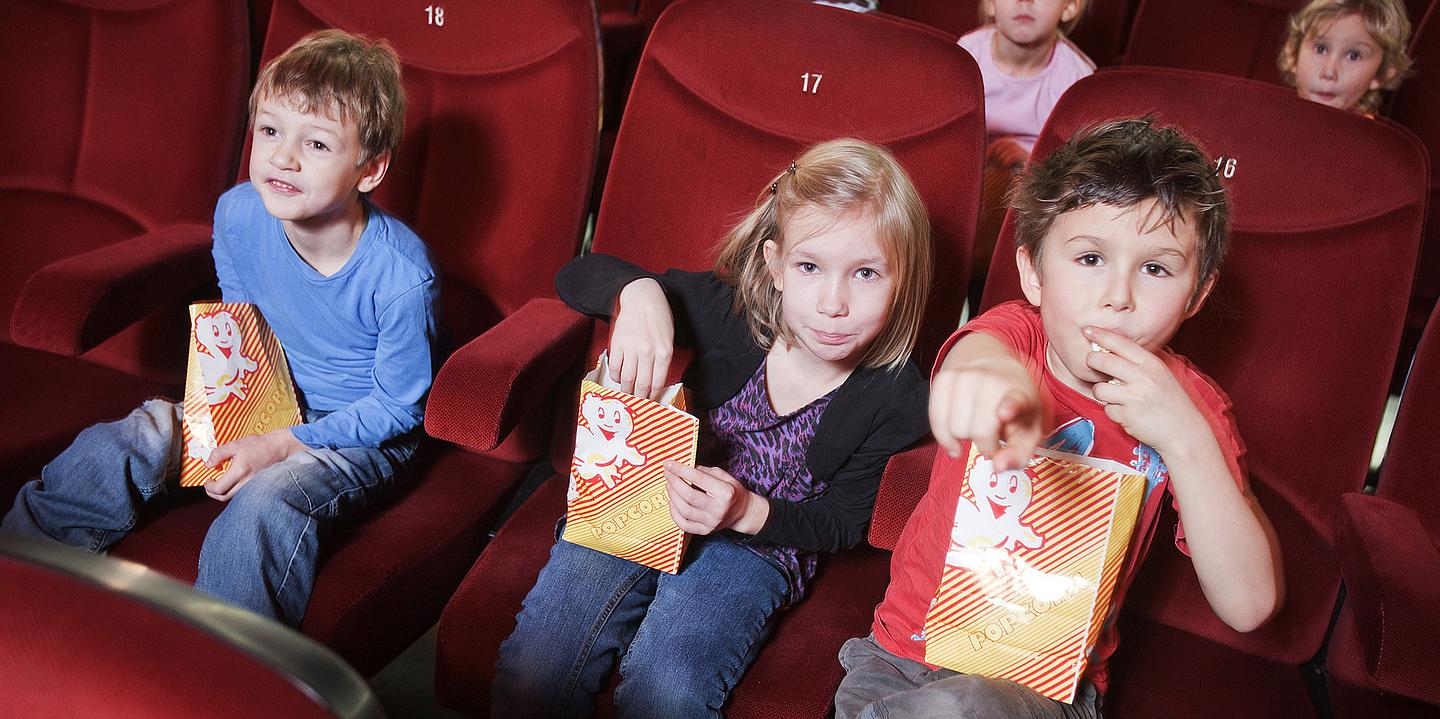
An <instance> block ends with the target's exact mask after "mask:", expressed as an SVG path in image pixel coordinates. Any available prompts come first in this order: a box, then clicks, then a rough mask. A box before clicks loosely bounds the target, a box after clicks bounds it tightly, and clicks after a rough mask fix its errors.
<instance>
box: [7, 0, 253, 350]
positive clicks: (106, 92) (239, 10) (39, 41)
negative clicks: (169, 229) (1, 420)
mask: <svg viewBox="0 0 1440 719" xmlns="http://www.w3.org/2000/svg"><path fill="white" fill-rule="evenodd" d="M249 47H250V45H249V32H248V30H247V25H246V5H245V3H244V2H243V1H241V0H226V1H222V2H211V3H194V2H185V1H184V0H104V1H100V0H6V2H4V3H0V62H3V64H4V67H5V70H4V72H0V94H3V96H4V97H8V98H10V99H11V101H12V102H15V103H16V106H15V110H14V111H13V112H8V113H5V114H4V116H3V117H0V136H3V137H4V138H5V150H4V160H3V161H0V217H3V218H5V240H4V250H3V251H4V256H5V273H4V277H3V278H0V341H3V340H8V338H9V336H10V315H11V312H12V311H13V309H14V305H15V301H16V299H17V297H18V296H19V293H20V289H21V288H22V287H23V286H24V283H25V281H26V280H27V279H29V277H30V276H31V275H32V274H34V272H35V271H36V270H38V269H40V268H41V267H44V266H45V265H48V264H50V263H52V262H55V261H57V260H60V259H64V258H67V257H72V256H74V255H78V254H81V253H84V252H88V251H90V250H94V249H97V248H100V247H103V246H106V245H110V244H113V243H115V242H118V241H120V240H124V239H128V238H130V237H133V236H135V235H139V234H142V233H144V232H146V231H149V230H153V229H157V228H159V227H161V226H164V225H169V224H173V223H176V222H197V221H198V222H204V223H207V224H208V223H209V221H210V218H211V216H212V214H213V213H214V210H215V198H217V197H219V196H220V193H221V192H223V191H224V190H225V188H226V187H227V186H228V185H229V183H230V180H231V178H232V177H234V174H235V160H236V157H237V155H238V153H239V151H240V143H241V140H242V139H243V137H244V134H243V133H244V123H245V105H244V103H245V92H246V87H247V83H248V81H249V68H250V61H249Z"/></svg>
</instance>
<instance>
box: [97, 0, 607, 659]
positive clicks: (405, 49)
mask: <svg viewBox="0 0 1440 719" xmlns="http://www.w3.org/2000/svg"><path fill="white" fill-rule="evenodd" d="M435 7H436V8H439V7H441V5H440V4H437V5H435ZM443 7H444V13H443V14H442V13H440V12H439V11H438V10H435V11H433V12H432V13H427V12H426V11H425V8H424V7H423V6H421V7H412V6H409V5H405V6H398V5H393V4H392V3H388V2H369V3H353V2H344V1H341V0H333V1H329V0H277V1H276V2H275V3H274V7H273V9H272V11H271V15H270V29H269V31H268V33H267V35H266V42H265V45H266V50H265V55H266V57H267V58H268V57H273V56H275V55H277V54H278V53H280V52H281V51H283V50H284V49H285V48H287V47H289V46H290V45H291V44H293V43H294V41H295V40H297V39H299V38H300V37H301V36H302V35H304V34H305V33H306V32H308V31H311V30H313V29H317V28H322V27H327V26H329V27H338V28H341V29H345V30H349V31H352V32H359V33H365V34H369V35H373V36H379V37H386V38H388V39H389V40H390V42H391V43H392V44H393V45H394V46H395V49H396V50H397V52H398V53H399V55H400V57H401V59H402V63H403V65H404V68H403V77H404V82H405V90H406V94H407V116H406V123H405V140H404V142H403V144H402V145H401V147H400V150H399V152H398V155H397V157H396V160H395V163H394V164H392V165H391V167H390V171H389V173H388V174H387V176H386V178H385V181H384V183H383V184H382V185H381V187H380V188H379V189H378V190H377V191H376V192H375V200H376V201H377V202H378V203H379V204H380V205H381V206H382V207H385V208H386V209H387V210H389V211H390V212H392V213H394V214H395V215H396V216H398V217H400V218H401V219H403V220H405V221H406V222H407V223H409V224H410V226H412V227H414V228H415V229H416V231H417V232H418V233H419V234H420V236H421V237H422V238H424V239H425V241H426V243H427V244H428V245H429V247H430V249H431V252H432V253H433V255H434V257H435V259H436V262H437V265H438V268H439V270H440V274H441V284H442V295H441V299H442V309H441V317H442V320H443V324H444V326H445V328H446V329H447V330H448V333H449V336H450V338H451V339H452V341H453V342H454V343H455V344H457V345H458V344H460V343H463V342H466V341H468V340H470V339H472V338H473V337H475V336H476V335H478V334H480V333H481V332H482V331H484V330H487V329H489V328H491V327H492V326H493V325H495V324H497V323H500V324H501V330H500V335H502V336H503V334H504V331H505V327H507V326H508V327H510V328H512V331H513V328H516V327H529V328H534V327H535V326H536V322H535V321H534V320H532V319H528V318H527V315H526V313H525V310H522V309H521V308H522V306H523V305H525V303H526V302H527V301H528V300H531V299H532V298H537V297H541V296H544V295H548V294H553V292H554V290H553V288H552V284H553V278H554V276H555V272H556V271H557V270H558V269H559V268H560V266H561V265H563V264H564V262H565V260H567V259H569V258H570V257H571V256H572V255H574V253H575V251H576V249H577V248H578V245H579V241H580V237H581V232H582V230H583V228H584V222H585V212H584V207H585V201H586V198H587V196H588V194H589V183H590V178H591V173H592V172H593V170H594V161H595V145H596V135H597V133H598V127H597V122H598V117H599V102H600V100H599V97H600V70H599V59H598V50H597V46H596V39H595V15H594V9H593V6H592V5H591V4H590V3H589V2H587V1H585V0H523V1H517V2H511V3H500V2H493V3H475V4H469V3H455V4H445V5H443ZM539 306H541V307H543V306H544V303H543V302H541V303H540V304H539ZM502 319H503V320H504V321H502ZM534 349H536V350H537V351H543V350H544V347H543V346H541V345H540V343H536V345H535V346H534ZM569 361H570V360H566V362H567V363H568V362H569ZM489 379H491V380H492V381H494V379H495V378H494V377H490V378H489ZM522 381H523V380H522ZM507 387H508V384H507ZM530 389H538V390H540V391H541V392H543V390H544V389H545V387H538V388H536V387H530ZM567 392H568V388H567ZM554 404H556V403H554V402H551V403H549V404H544V403H542V404H541V405H540V406H541V408H542V411H541V412H540V415H544V412H545V410H550V411H553V409H551V408H552V407H553V406H554ZM459 411H464V412H468V413H469V414H468V415H467V417H468V418H469V419H471V420H475V419H476V418H484V421H485V422H488V425H487V426H488V427H489V428H490V429H491V431H492V432H495V435H494V437H493V439H492V441H490V442H489V444H488V445H486V446H484V447H482V449H487V450H492V449H496V448H497V445H500V446H499V448H498V450H497V451H495V452H491V453H489V454H487V455H485V456H481V455H480V454H477V453H472V452H468V451H462V450H460V449H458V448H455V447H442V446H440V445H438V444H436V445H435V446H430V447H427V448H422V457H423V460H422V462H421V465H422V466H421V469H420V470H418V473H417V476H416V477H414V478H413V480H412V485H411V488H410V490H409V491H408V492H407V493H406V494H404V495H403V496H401V497H399V498H398V499H396V500H395V501H394V502H393V503H392V504H390V505H388V506H386V507H384V508H382V509H380V510H379V511H377V512H375V513H374V514H373V515H371V516H370V517H368V518H367V519H366V520H365V521H363V522H361V523H359V524H357V525H355V526H352V527H350V528H348V529H345V530H342V531H340V532H338V533H337V534H336V535H335V536H333V537H332V538H331V539H330V540H329V541H328V544H327V547H328V549H327V552H328V553H327V556H326V557H325V558H324V559H323V560H322V563H321V566H320V571H319V576H318V577H317V580H316V586H315V592H314V594H313V596H312V598H311V601H310V606H309V609H308V610H307V612H306V615H305V619H304V621H303V623H302V625H301V630H302V631H304V632H305V633H306V634H307V635H309V636H311V637H313V638H315V639H317V640H319V641H320V642H321V643H323V644H326V645H328V646H330V647H331V648H332V649H334V650H335V651H337V652H339V653H340V654H341V655H342V656H344V657H345V658H346V659H347V660H348V661H350V662H351V663H352V664H353V665H354V666H355V667H356V668H357V669H359V670H360V671H361V672H362V673H364V674H366V675H369V674H371V673H374V672H375V671H377V670H379V669H380V668H382V667H384V666H385V665H386V664H387V663H388V662H389V661H390V660H391V659H392V658H394V657H395V656H396V655H397V654H398V653H399V652H400V651H401V650H403V649H404V648H405V647H407V646H409V645H410V644H412V643H413V642H414V641H415V639H416V638H417V637H419V636H420V635H421V634H422V633H424V632H425V630H427V629H428V628H429V627H431V626H433V625H434V624H435V622H436V620H437V619H438V618H439V615H440V609H441V608H442V607H443V606H444V604H445V600H446V599H447V598H449V596H450V593H451V592H452V591H453V590H454V588H455V585H456V584H457V583H458V582H459V581H460V579H461V577H463V576H464V574H465V570H466V569H467V568H468V567H469V566H470V564H471V563H472V562H473V561H474V559H475V556H476V555H477V554H478V553H479V551H480V548H481V546H483V544H484V542H485V540H486V533H487V530H488V528H489V526H490V524H491V523H493V521H494V519H495V517H496V515H497V514H498V512H499V509H500V508H501V507H503V504H504V500H505V499H506V498H507V495H508V493H509V492H510V490H511V488H512V487H513V486H514V485H515V484H517V483H518V482H519V481H520V480H521V479H523V478H524V477H525V476H526V474H527V473H528V472H529V470H530V467H531V465H533V464H534V462H535V461H536V460H538V459H539V458H540V452H541V451H542V450H541V448H542V446H543V443H542V442H539V441H536V439H537V437H535V436H522V434H516V433H510V432H508V431H500V430H497V429H496V428H497V426H498V425H497V422H501V421H505V422H510V424H508V425H506V426H507V427H510V426H514V425H516V424H519V423H520V422H519V420H520V418H513V421H512V418H508V417H507V418H501V417H500V416H499V413H498V412H490V411H489V408H487V407H485V406H482V405H479V404H475V405H467V406H466V407H463V408H460V409H459ZM537 416H538V415H537ZM532 424H535V425H538V426H540V427H541V428H543V429H544V430H547V431H548V429H549V426H550V425H549V421H548V416H539V418H538V419H536V420H535V421H534V422H533V423H532ZM472 426H474V424H473V423H472ZM502 440H504V443H503V444H502V443H501V442H502ZM193 494H194V493H191V496H188V497H186V498H184V499H179V500H177V501H176V502H175V504H176V506H173V507H168V508H166V509H165V510H164V511H162V512H160V513H158V514H157V515H156V516H154V517H153V519H151V521H150V522H149V523H148V524H144V525H142V526H141V527H140V528H138V529H137V530H136V531H135V532H133V533H132V534H131V535H130V536H129V537H128V538H127V539H125V540H124V541H123V542H122V543H120V544H119V545H118V546H117V547H116V548H115V550H114V551H115V553H116V554H119V555H121V556H124V557H126V558H129V559H133V560H135V561H138V562H141V563H142V564H146V565H148V566H151V567H154V568H156V569H160V570H161V571H164V572H166V573H168V574H170V575H172V576H175V577H178V578H181V579H184V580H193V579H194V577H195V572H196V558H197V556H198V553H199V548H200V544H201V539H202V537H203V536H204V533H205V531H206V529H207V528H208V527H209V524H210V522H211V520H212V519H213V518H214V516H215V515H216V514H218V512H219V511H220V509H221V506H220V505H219V503H216V502H212V501H210V500H209V499H207V498H205V497H204V496H203V495H201V496H198V497H197V496H193Z"/></svg>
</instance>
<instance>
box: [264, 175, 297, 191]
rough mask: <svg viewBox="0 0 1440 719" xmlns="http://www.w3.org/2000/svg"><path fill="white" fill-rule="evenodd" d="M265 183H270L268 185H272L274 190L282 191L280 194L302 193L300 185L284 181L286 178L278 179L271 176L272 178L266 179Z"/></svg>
mask: <svg viewBox="0 0 1440 719" xmlns="http://www.w3.org/2000/svg"><path fill="white" fill-rule="evenodd" d="M265 184H266V185H268V186H269V187H270V189H272V190H274V191H276V192H278V193H280V194H282V195H297V194H299V193H300V188H298V187H296V186H294V185H292V184H290V183H288V182H286V181H284V180H277V179H275V178H273V177H272V178H270V179H268V180H266V181H265Z"/></svg>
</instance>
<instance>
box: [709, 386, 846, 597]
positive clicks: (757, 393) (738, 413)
mask: <svg viewBox="0 0 1440 719" xmlns="http://www.w3.org/2000/svg"><path fill="white" fill-rule="evenodd" d="M765 368H766V363H765V362H761V363H760V369H758V370H756V371H755V374H754V375H752V376H751V377H750V380H749V381H748V382H746V383H745V386H744V387H743V388H741V390H740V391H739V392H738V393H736V395H735V396H734V397H731V398H730V399H729V400H727V401H726V402H725V404H722V405H720V406H719V407H716V408H715V409H712V410H710V413H709V417H708V419H709V427H710V431H709V432H706V433H703V434H704V435H706V440H705V443H704V446H703V447H702V455H701V456H702V464H710V465H713V466H718V467H721V468H724V469H725V470H726V471H727V472H729V473H730V474H731V475H733V476H734V477H735V478H736V479H738V480H740V481H741V482H742V483H743V484H744V485H745V486H746V487H747V488H749V489H750V491H752V492H755V493H756V494H758V495H760V496H762V497H774V498H775V499H781V500H785V501H787V502H803V501H805V500H808V499H813V498H814V497H816V496H818V495H819V494H821V493H822V492H824V491H825V488H826V486H827V484H826V483H825V482H818V483H817V482H816V481H815V480H814V479H813V478H812V477H811V476H810V468H809V467H808V466H806V464H805V456H806V453H807V451H808V450H809V448H810V440H811V439H812V438H813V437H814V436H815V428H816V427H818V426H819V424H820V416H821V415H822V414H824V413H825V408H826V407H827V406H828V405H829V404H830V398H831V397H832V396H833V395H834V394H835V391H834V390H831V391H830V393H829V394H826V395H825V396H823V397H820V398H819V399H817V400H815V401H813V402H811V403H810V404H807V405H805V406H804V407H801V408H800V409H798V410H796V411H795V412H793V413H791V414H789V415H786V416H784V417H781V416H780V415H778V414H776V413H775V408H774V407H773V406H771V404H770V394H769V391H768V390H767V385H766V381H765ZM744 546H745V547H746V548H748V549H750V551H752V552H755V553H756V554H759V555H760V556H761V557H764V558H766V559H769V560H770V561H772V562H774V563H776V564H778V565H779V566H780V568H781V570H782V571H783V572H784V574H785V577H786V579H788V580H789V582H790V597H789V600H788V601H787V602H786V604H787V605H788V604H793V603H794V602H797V601H799V600H800V598H801V597H803V596H804V594H805V583H806V582H808V581H809V580H810V578H811V577H813V576H814V575H815V561H816V555H815V553H814V552H802V551H800V550H798V549H795V548H794V547H781V546H776V545H773V544H745V545H744Z"/></svg>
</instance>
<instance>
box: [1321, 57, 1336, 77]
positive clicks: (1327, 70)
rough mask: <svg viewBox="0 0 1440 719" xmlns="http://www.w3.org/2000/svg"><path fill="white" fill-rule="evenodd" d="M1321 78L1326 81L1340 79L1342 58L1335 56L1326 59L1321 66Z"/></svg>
mask: <svg viewBox="0 0 1440 719" xmlns="http://www.w3.org/2000/svg"><path fill="white" fill-rule="evenodd" d="M1320 76H1321V77H1323V78H1325V79H1326V80H1334V79H1335V78H1337V77H1340V58H1339V57H1337V56H1336V55H1333V54H1332V55H1331V56H1330V57H1327V58H1325V61H1324V63H1322V64H1321V65H1320Z"/></svg>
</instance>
